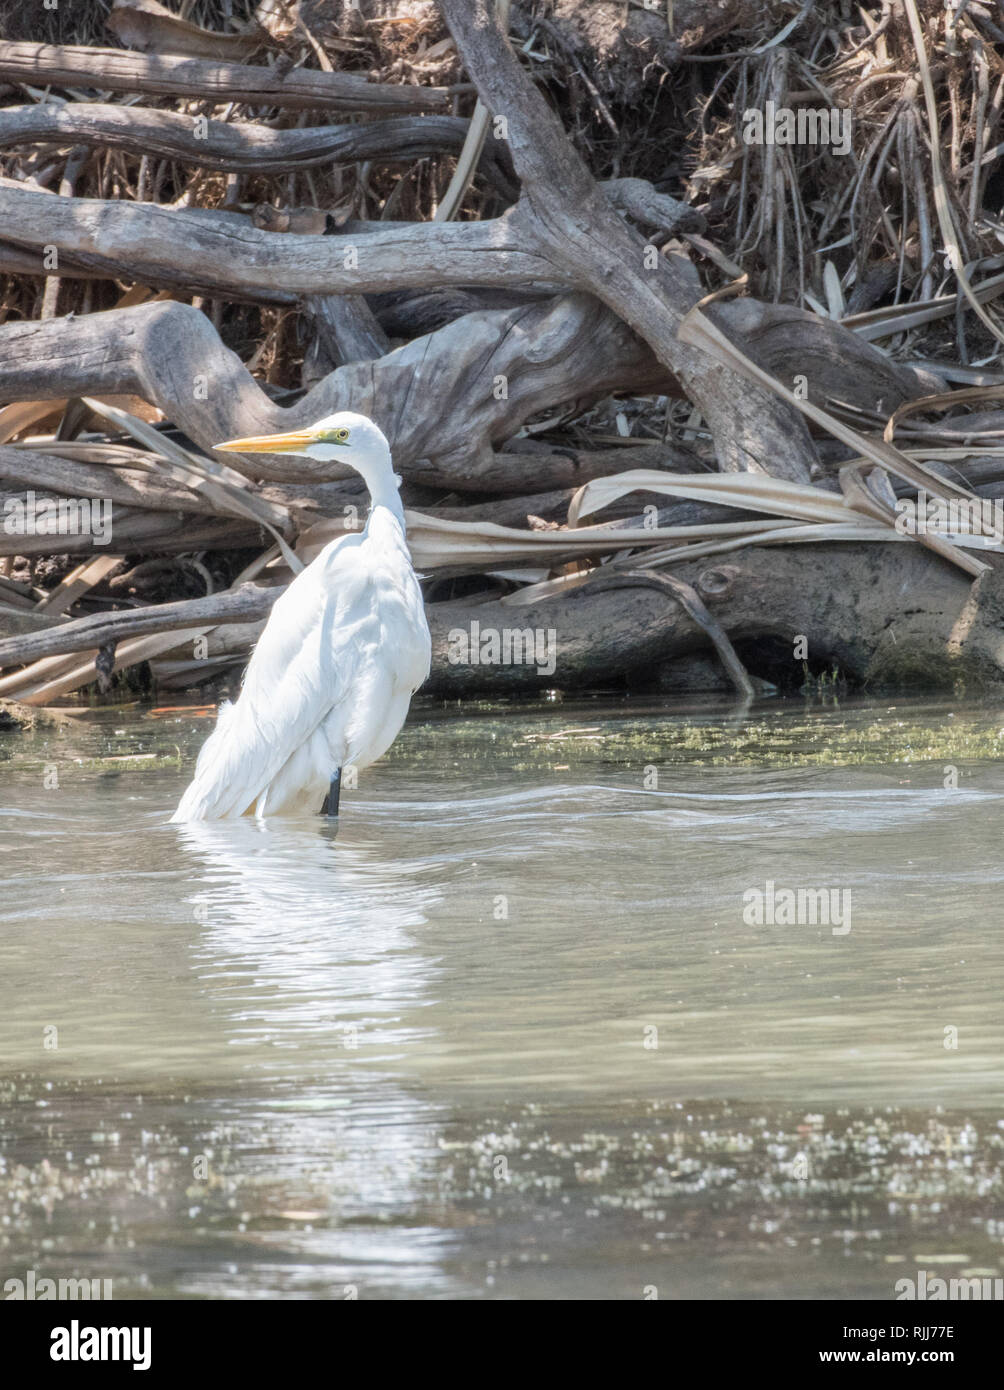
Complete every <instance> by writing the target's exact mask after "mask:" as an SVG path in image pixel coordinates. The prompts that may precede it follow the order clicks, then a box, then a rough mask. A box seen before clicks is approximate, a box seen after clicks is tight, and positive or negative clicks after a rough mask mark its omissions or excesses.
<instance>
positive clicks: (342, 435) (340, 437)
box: [322, 426, 349, 444]
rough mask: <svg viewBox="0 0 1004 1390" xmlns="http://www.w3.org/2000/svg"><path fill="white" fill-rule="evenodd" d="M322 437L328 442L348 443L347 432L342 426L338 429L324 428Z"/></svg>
mask: <svg viewBox="0 0 1004 1390" xmlns="http://www.w3.org/2000/svg"><path fill="white" fill-rule="evenodd" d="M322 437H323V438H324V439H325V440H326V441H327V442H328V443H329V444H346V443H348V438H349V432H348V430H347V429H346V428H345V427H344V426H342V427H341V428H340V429H337V430H325V431H324V434H323V436H322Z"/></svg>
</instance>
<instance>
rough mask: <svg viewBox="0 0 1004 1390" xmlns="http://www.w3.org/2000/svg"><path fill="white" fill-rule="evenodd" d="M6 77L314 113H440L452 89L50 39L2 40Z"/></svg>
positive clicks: (0, 64)
mask: <svg viewBox="0 0 1004 1390" xmlns="http://www.w3.org/2000/svg"><path fill="white" fill-rule="evenodd" d="M0 78H5V79H6V80H7V81H9V82H21V83H29V84H30V85H32V86H35V87H85V88H88V89H91V90H93V89H95V88H96V89H97V90H99V91H103V92H143V93H146V94H148V95H152V96H167V97H187V98H190V99H194V100H196V101H209V102H212V103H213V104H214V105H218V106H219V105H223V104H225V103H227V102H240V103H241V104H242V105H245V106H279V107H286V108H290V109H293V110H301V111H302V110H307V111H333V110H334V111H362V112H368V113H376V112H383V111H398V112H402V111H435V110H442V109H443V108H444V107H445V106H447V105H448V104H449V100H450V92H449V89H448V88H445V87H406V86H403V85H401V84H399V83H381V82H370V81H369V79H368V78H365V77H359V76H357V75H356V74H354V73H345V72H315V71H313V70H312V69H309V68H290V67H288V66H286V67H284V65H282V64H279V63H277V64H276V65H275V67H270V68H269V67H255V66H251V65H249V64H246V63H220V62H212V61H210V60H208V59H205V58H181V57H175V56H173V55H171V54H157V55H154V56H147V55H146V54H142V53H126V52H123V51H122V50H121V49H118V48H85V47H83V46H63V45H59V44H48V43H5V44H3V45H2V46H0Z"/></svg>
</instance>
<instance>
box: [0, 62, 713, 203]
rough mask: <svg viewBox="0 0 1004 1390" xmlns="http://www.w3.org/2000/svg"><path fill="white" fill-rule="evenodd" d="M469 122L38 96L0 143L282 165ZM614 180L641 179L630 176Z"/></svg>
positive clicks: (373, 153)
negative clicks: (225, 113)
mask: <svg viewBox="0 0 1004 1390" xmlns="http://www.w3.org/2000/svg"><path fill="white" fill-rule="evenodd" d="M392 90H394V91H407V90H409V89H408V88H403V87H395V88H393V89H392ZM468 125H469V122H468V121H466V120H462V119H461V118H460V117H458V116H392V117H389V118H388V119H386V120H381V121H364V122H358V123H355V124H351V125H330V126H307V127H304V128H297V129H292V130H274V129H272V128H271V127H270V126H264V125H251V124H249V123H247V122H239V121H234V122H229V121H217V120H209V119H207V118H203V119H201V120H199V119H197V118H196V117H193V116H182V115H180V114H179V113H177V112H174V111H155V110H153V109H151V108H150V107H144V106H115V105H108V104H101V103H97V102H95V103H93V104H88V105H83V104H81V103H74V104H72V105H65V106H55V105H53V104H50V103H44V104H43V105H41V106H12V107H8V108H7V109H6V110H0V149H12V148H16V147H17V146H19V145H48V144H54V145H75V146H76V145H84V146H87V147H88V148H103V149H114V150H123V151H124V152H126V153H127V154H133V155H137V154H138V155H153V156H160V157H161V158H163V159H176V160H179V161H181V162H183V163H188V164H198V165H201V166H203V167H204V168H206V169H219V170H221V171H222V172H224V173H242V174H258V173H262V174H267V173H288V172H289V171H290V170H293V169H311V168H315V167H316V166H317V165H320V164H334V163H340V162H343V163H349V162H351V161H354V160H363V159H374V160H380V161H381V162H383V163H395V164H396V163H408V162H410V161H411V160H413V159H421V158H422V157H423V156H425V155H433V154H443V153H448V154H455V153H457V152H458V151H459V150H460V149H461V147H462V145H463V143H464V139H465V137H466V135H467V129H468ZM504 148H505V147H504V146H502V147H499V146H498V144H497V142H493V143H491V144H489V145H487V146H486V147H485V150H484V151H483V154H482V159H481V162H480V165H479V168H480V169H481V172H482V173H483V174H484V175H485V176H486V177H487V178H489V179H490V180H491V181H492V183H493V184H494V185H495V186H496V187H497V188H499V190H500V191H502V192H505V193H507V194H513V193H514V192H515V186H514V182H513V177H512V171H511V168H510V167H509V161H508V160H507V158H506V157H505V154H504ZM620 182H621V183H622V184H626V185H634V184H641V183H642V181H641V180H633V179H624V180H621V181H620ZM646 190H647V191H646ZM622 196H623V197H624V198H625V199H628V198H630V199H631V201H632V204H633V206H635V208H636V209H639V210H644V209H646V208H650V202H651V189H650V185H647V184H644V185H643V186H642V187H641V188H640V189H638V188H630V187H629V188H625V189H624V190H623V195H622ZM658 196H659V195H656V197H658ZM656 206H657V207H658V205H656ZM654 210H655V209H652V208H650V211H654ZM661 210H662V211H665V209H661ZM692 216H693V214H692ZM695 230H699V227H695Z"/></svg>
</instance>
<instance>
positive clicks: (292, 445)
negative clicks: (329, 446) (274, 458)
mask: <svg viewBox="0 0 1004 1390" xmlns="http://www.w3.org/2000/svg"><path fill="white" fill-rule="evenodd" d="M317 442H318V437H317V435H316V434H315V432H314V431H313V430H290V431H289V433H288V434H255V435H252V436H251V437H250V438H248V439H227V440H225V441H224V442H223V443H222V444H214V445H213V448H214V449H222V450H223V451H224V452H225V453H228V454H302V453H303V451H304V449H309V448H310V446H311V444H316V443H317Z"/></svg>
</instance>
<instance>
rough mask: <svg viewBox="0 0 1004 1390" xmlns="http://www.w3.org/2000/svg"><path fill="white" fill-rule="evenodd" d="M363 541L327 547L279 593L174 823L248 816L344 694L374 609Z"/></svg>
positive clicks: (221, 713)
mask: <svg viewBox="0 0 1004 1390" xmlns="http://www.w3.org/2000/svg"><path fill="white" fill-rule="evenodd" d="M355 540H356V538H355V537H352V536H346V537H344V539H343V540H341V541H339V542H337V543H336V545H335V546H332V547H329V548H328V550H327V551H326V552H322V553H321V554H320V555H319V556H318V557H317V559H316V560H314V561H313V563H312V564H310V565H308V566H307V568H306V569H305V570H303V571H302V572H301V573H300V574H298V575H297V577H296V579H294V581H293V583H292V584H291V585H290V586H289V588H288V589H287V590H286V592H285V593H284V594H283V595H282V596H281V597H280V598H279V599H277V600H276V603H275V605H274V607H273V609H272V613H271V615H270V617H269V620H268V623H267V625H266V627H265V631H264V632H263V633H262V635H261V637H260V638H259V639H258V644H257V646H256V647H255V649H254V653H253V654H252V657H251V661H250V663H249V665H248V669H247V674H246V675H245V677H244V688H243V690H242V691H241V695H240V699H239V700H238V701H237V703H236V704H234V705H231V706H229V707H226V708H224V709H221V711H220V718H219V721H218V722H217V726H216V729H215V730H214V731H213V733H212V734H211V735H210V737H209V738H208V739H207V740H206V743H205V746H204V747H203V749H202V752H201V753H200V754H199V760H198V763H197V765H196V769H195V777H194V778H193V780H192V784H191V786H190V787H189V788H188V790H187V792H186V793H185V795H184V797H183V798H182V800H181V804H180V805H179V807H178V809H177V811H176V812H175V815H174V819H175V820H204V819H217V818H221V817H227V816H240V815H243V813H244V812H245V811H246V810H247V809H248V808H249V807H250V806H251V805H253V803H254V802H255V801H257V799H258V797H259V796H260V795H261V794H262V792H263V791H264V790H265V788H266V787H267V786H268V785H269V783H270V782H271V781H272V779H273V778H274V777H275V776H276V774H277V773H278V772H279V770H280V769H281V768H282V766H283V765H284V764H285V763H286V761H287V760H288V759H289V758H290V757H291V756H292V754H293V753H294V752H295V751H296V750H297V748H299V747H300V746H301V745H302V744H303V743H305V742H306V740H307V739H308V738H309V737H310V735H311V734H312V733H313V731H314V730H315V729H316V728H317V726H318V724H320V722H321V721H322V720H323V719H324V718H325V717H326V716H327V715H328V714H329V713H330V712H331V710H332V709H333V708H335V706H336V705H338V704H339V703H340V702H341V701H342V700H343V699H344V698H345V696H346V693H347V687H348V683H349V679H350V677H351V674H352V670H353V639H354V637H355V635H356V633H357V630H358V627H359V623H360V621H361V620H362V618H363V616H364V614H363V610H364V609H365V610H366V612H368V611H369V606H370V604H369V597H370V596H369V593H368V585H367V581H366V576H365V573H363V571H362V569H361V567H360V565H359V564H358V559H359V553H360V552H359V549H358V546H357V545H355V544H353V542H354V541H355Z"/></svg>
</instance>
